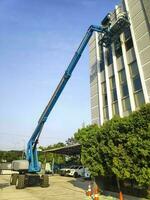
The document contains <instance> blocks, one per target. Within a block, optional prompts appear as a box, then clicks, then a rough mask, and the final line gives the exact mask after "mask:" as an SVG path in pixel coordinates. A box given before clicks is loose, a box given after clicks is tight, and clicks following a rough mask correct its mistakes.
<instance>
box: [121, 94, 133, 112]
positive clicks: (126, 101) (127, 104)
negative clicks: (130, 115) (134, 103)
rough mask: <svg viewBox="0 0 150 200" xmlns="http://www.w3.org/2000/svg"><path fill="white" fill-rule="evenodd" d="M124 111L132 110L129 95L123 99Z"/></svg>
mask: <svg viewBox="0 0 150 200" xmlns="http://www.w3.org/2000/svg"><path fill="white" fill-rule="evenodd" d="M122 106H123V111H129V110H131V106H130V100H129V97H126V98H124V99H122Z"/></svg>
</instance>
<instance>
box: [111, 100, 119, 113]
mask: <svg viewBox="0 0 150 200" xmlns="http://www.w3.org/2000/svg"><path fill="white" fill-rule="evenodd" d="M112 114H113V116H114V115H118V114H119V108H118V102H115V103H113V104H112Z"/></svg>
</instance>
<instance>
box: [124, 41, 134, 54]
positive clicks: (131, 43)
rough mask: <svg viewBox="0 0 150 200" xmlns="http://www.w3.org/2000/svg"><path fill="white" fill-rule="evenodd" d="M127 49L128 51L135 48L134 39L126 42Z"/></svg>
mask: <svg viewBox="0 0 150 200" xmlns="http://www.w3.org/2000/svg"><path fill="white" fill-rule="evenodd" d="M125 47H126V51H128V50H129V49H131V48H132V47H133V41H132V38H130V39H128V40H127V41H126V42H125Z"/></svg>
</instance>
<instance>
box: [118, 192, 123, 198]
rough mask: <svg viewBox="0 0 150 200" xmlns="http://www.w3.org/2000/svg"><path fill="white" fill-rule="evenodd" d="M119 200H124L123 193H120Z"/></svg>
mask: <svg viewBox="0 0 150 200" xmlns="http://www.w3.org/2000/svg"><path fill="white" fill-rule="evenodd" d="M119 200H123V194H122V192H121V191H120V192H119Z"/></svg>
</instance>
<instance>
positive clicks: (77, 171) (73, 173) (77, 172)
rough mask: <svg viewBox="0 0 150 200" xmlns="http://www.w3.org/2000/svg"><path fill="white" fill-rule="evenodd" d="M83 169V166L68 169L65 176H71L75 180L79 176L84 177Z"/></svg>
mask: <svg viewBox="0 0 150 200" xmlns="http://www.w3.org/2000/svg"><path fill="white" fill-rule="evenodd" d="M84 171H85V169H84V167H83V166H76V167H74V168H72V169H70V170H69V171H68V172H67V175H68V176H73V177H75V178H77V177H79V176H84Z"/></svg>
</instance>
